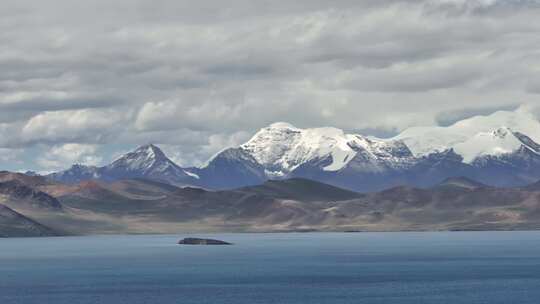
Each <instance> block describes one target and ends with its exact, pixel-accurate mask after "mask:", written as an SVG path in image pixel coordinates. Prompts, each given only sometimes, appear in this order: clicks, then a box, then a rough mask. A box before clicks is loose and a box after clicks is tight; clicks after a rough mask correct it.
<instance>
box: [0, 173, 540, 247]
mask: <svg viewBox="0 0 540 304" xmlns="http://www.w3.org/2000/svg"><path fill="white" fill-rule="evenodd" d="M515 229H520V230H533V229H540V183H538V182H537V183H533V184H530V185H527V186H525V187H513V188H500V187H492V186H487V185H484V184H482V183H480V182H477V181H474V180H471V179H468V178H465V177H458V178H449V179H446V180H444V181H442V182H441V183H439V184H437V185H434V186H432V187H429V188H416V187H409V186H398V187H393V188H389V189H386V190H382V191H377V192H371V193H358V192H354V191H350V190H346V189H342V188H338V187H335V186H332V185H327V184H323V183H320V182H317V181H313V180H308V179H302V178H292V179H282V180H270V181H266V182H264V183H262V184H260V185H255V186H246V187H241V188H237V189H232V190H219V191H209V190H205V189H202V188H194V187H177V186H173V185H171V184H168V183H162V182H157V181H154V180H148V179H139V178H135V179H123V180H117V181H114V182H103V181H99V180H89V181H82V182H79V183H75V184H63V183H59V182H51V181H50V180H48V179H45V178H43V177H39V176H34V177H28V176H25V175H24V174H17V173H7V172H1V173H0V236H4V237H13V236H56V235H87V234H125V233H178V232H180V231H182V232H187V231H189V232H192V233H193V232H245V231H251V232H283V231H413V230H414V231H433V230H446V231H447V230H515Z"/></svg>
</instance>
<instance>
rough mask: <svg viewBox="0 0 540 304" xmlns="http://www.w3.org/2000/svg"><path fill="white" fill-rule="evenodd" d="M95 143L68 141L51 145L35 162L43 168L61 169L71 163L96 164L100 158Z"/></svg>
mask: <svg viewBox="0 0 540 304" xmlns="http://www.w3.org/2000/svg"><path fill="white" fill-rule="evenodd" d="M97 151H98V147H97V146H96V145H86V144H75V143H68V144H63V145H56V146H53V147H52V148H51V149H50V150H49V151H47V152H46V153H45V155H44V156H43V157H40V158H38V160H37V162H38V163H39V164H40V165H41V166H42V167H43V168H45V169H54V170H58V169H62V168H66V167H69V166H70V165H71V164H73V163H79V164H84V165H98V164H100V163H101V161H102V158H101V157H100V156H98V155H97Z"/></svg>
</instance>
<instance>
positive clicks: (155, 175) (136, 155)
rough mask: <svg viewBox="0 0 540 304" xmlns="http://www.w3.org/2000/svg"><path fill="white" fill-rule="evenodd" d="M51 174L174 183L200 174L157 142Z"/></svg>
mask: <svg viewBox="0 0 540 304" xmlns="http://www.w3.org/2000/svg"><path fill="white" fill-rule="evenodd" d="M49 177H50V178H52V179H54V180H57V181H60V182H66V183H76V182H79V181H82V180H88V179H98V180H104V181H112V180H120V179H130V178H147V179H153V180H157V181H162V182H167V183H171V184H175V185H192V184H194V183H195V180H197V179H198V176H197V175H196V174H194V173H191V172H189V171H187V170H184V169H183V168H181V167H180V166H178V165H177V164H175V163H174V162H173V161H172V160H170V159H169V158H167V156H165V154H164V153H163V151H161V150H160V149H159V148H158V147H157V146H155V145H152V144H149V145H144V146H141V147H139V148H137V149H136V150H134V151H132V152H129V153H127V154H125V155H123V156H121V157H120V158H118V159H116V160H115V161H114V162H112V163H111V164H109V165H107V166H104V167H92V166H84V165H78V164H77V165H73V166H72V167H71V168H69V169H68V170H65V171H61V172H57V173H53V174H50V175H49Z"/></svg>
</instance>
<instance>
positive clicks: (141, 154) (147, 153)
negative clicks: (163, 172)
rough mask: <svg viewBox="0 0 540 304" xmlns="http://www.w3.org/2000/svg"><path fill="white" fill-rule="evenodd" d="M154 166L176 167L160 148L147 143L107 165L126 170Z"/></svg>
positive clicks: (137, 169)
mask: <svg viewBox="0 0 540 304" xmlns="http://www.w3.org/2000/svg"><path fill="white" fill-rule="evenodd" d="M156 166H172V167H177V166H176V164H174V163H173V162H172V161H171V160H170V159H168V158H167V156H165V153H163V151H161V149H159V148H158V147H157V146H155V145H153V144H148V145H144V146H141V147H139V148H137V149H135V150H134V151H132V152H129V153H127V154H125V155H123V156H121V157H120V158H118V159H117V160H115V161H114V162H113V163H112V164H110V165H109V166H108V167H109V168H123V169H125V170H128V171H139V170H142V171H146V170H150V169H151V168H153V167H156Z"/></svg>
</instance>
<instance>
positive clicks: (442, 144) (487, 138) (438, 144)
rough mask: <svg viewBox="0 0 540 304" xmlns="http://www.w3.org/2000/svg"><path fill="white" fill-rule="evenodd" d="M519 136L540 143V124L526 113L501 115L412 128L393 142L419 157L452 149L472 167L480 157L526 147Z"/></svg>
mask: <svg viewBox="0 0 540 304" xmlns="http://www.w3.org/2000/svg"><path fill="white" fill-rule="evenodd" d="M516 134H526V136H527V137H528V138H529V139H530V141H532V143H537V142H540V122H539V121H538V120H537V119H536V118H535V117H534V116H533V115H532V114H531V113H528V112H525V111H519V110H518V111H498V112H495V113H493V114H491V115H486V116H474V117H471V118H468V119H464V120H461V121H458V122H456V123H455V124H453V125H451V126H448V127H439V126H435V127H413V128H409V129H406V130H405V131H403V132H402V133H401V134H399V135H398V136H396V137H394V138H392V140H402V141H403V142H405V144H406V145H407V146H408V147H409V149H410V150H411V151H412V152H413V154H414V155H415V156H417V157H420V156H425V155H429V154H432V153H438V152H442V151H446V150H451V149H453V150H454V151H455V152H456V153H457V154H459V155H461V156H462V157H463V159H464V162H465V163H470V162H472V161H474V159H475V158H477V157H481V156H486V155H491V156H499V155H502V154H506V153H512V152H515V151H516V150H517V149H518V148H519V147H521V145H522V144H523V141H522V140H521V139H520V136H517V135H516ZM526 146H529V145H528V144H526Z"/></svg>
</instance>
